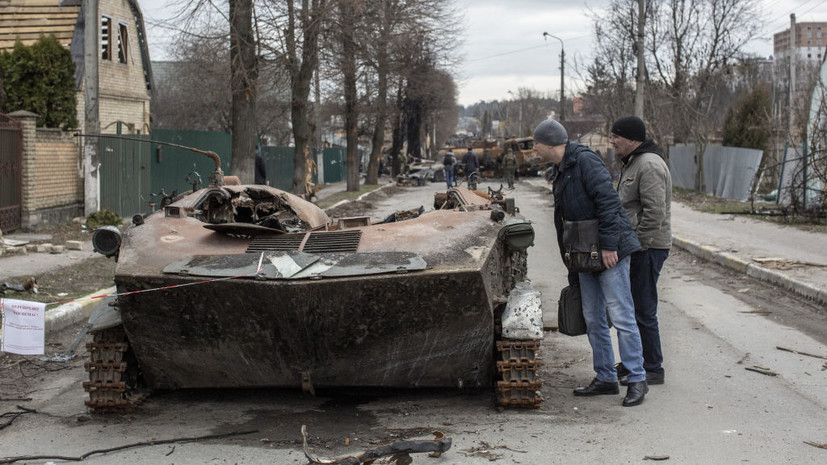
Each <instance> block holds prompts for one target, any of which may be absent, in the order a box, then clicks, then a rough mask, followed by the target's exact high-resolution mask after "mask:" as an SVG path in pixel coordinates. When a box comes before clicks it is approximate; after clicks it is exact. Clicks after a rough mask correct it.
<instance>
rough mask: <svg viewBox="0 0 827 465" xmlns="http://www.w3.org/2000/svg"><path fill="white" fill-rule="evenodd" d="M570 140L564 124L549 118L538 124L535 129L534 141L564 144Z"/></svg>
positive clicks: (547, 143)
mask: <svg viewBox="0 0 827 465" xmlns="http://www.w3.org/2000/svg"><path fill="white" fill-rule="evenodd" d="M568 140H569V135H568V133H567V132H566V128H564V127H563V125H562V124H560V123H558V122H557V121H554V120H553V119H547V120H545V121H543V122H542V123H540V124H538V125H537V129H535V130H534V141H535V142H540V143H541V144H546V145H564V144H565V143H566V142H568Z"/></svg>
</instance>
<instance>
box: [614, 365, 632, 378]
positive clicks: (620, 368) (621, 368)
mask: <svg viewBox="0 0 827 465" xmlns="http://www.w3.org/2000/svg"><path fill="white" fill-rule="evenodd" d="M615 371H617V377H618V378H622V377H624V376H629V370H627V369H626V367H625V366H624V365H623V363H622V362H621V363H618V364H617V365H615Z"/></svg>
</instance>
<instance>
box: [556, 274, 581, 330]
mask: <svg viewBox="0 0 827 465" xmlns="http://www.w3.org/2000/svg"><path fill="white" fill-rule="evenodd" d="M557 330H558V331H560V332H561V333H563V334H565V335H567V336H580V335H582V334H586V319H585V318H584V317H583V303H582V300H581V299H580V285H578V284H574V285H571V286H566V287H564V288H563V290H562V291H560V300H558V301H557Z"/></svg>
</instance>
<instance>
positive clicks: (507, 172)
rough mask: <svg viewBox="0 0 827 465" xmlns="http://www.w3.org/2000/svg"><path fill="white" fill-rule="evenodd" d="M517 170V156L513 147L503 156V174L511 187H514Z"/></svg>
mask: <svg viewBox="0 0 827 465" xmlns="http://www.w3.org/2000/svg"><path fill="white" fill-rule="evenodd" d="M516 172H517V157H516V156H514V152H512V151H511V149H508V151H506V152H505V155H504V156H503V175H504V176H505V181H506V182H507V183H508V188H509V189H514V174H515V173H516Z"/></svg>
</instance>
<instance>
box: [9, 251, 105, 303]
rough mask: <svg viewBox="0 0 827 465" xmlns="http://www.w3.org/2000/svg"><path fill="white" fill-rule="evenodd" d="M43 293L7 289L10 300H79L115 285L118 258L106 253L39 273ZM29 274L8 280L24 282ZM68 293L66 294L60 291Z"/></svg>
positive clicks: (38, 279)
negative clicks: (17, 291) (104, 255)
mask: <svg viewBox="0 0 827 465" xmlns="http://www.w3.org/2000/svg"><path fill="white" fill-rule="evenodd" d="M36 277H37V286H38V291H39V292H40V293H39V294H29V293H15V292H11V291H6V295H5V296H4V297H6V298H9V299H21V300H29V301H33V302H58V301H64V300H71V299H76V298H78V297H82V296H85V295H87V294H91V293H93V292H95V291H98V290H100V289H103V288H106V287H111V286H113V285H114V284H115V260H113V259H111V258H106V257H103V256H97V257H92V258H88V259H86V260H83V261H81V262H80V263H78V264H76V265H71V266H65V267H63V268H59V269H56V270H52V271H49V272H46V273H40V274H38V275H37V276H36ZM28 278H29V276H18V277H12V278H9V279H6V280H4V281H6V282H9V283H16V284H21V283H23V282H24V281H25V280H26V279H28ZM62 293H66V294H67V295H65V296H59V295H58V294H62Z"/></svg>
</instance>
